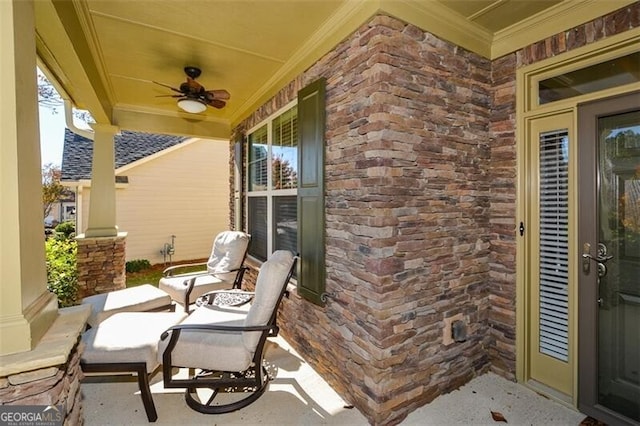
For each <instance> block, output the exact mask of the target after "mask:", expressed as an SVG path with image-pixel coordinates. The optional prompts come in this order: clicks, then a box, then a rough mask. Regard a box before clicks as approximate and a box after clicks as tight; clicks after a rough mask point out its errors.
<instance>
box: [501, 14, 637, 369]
mask: <svg viewBox="0 0 640 426" xmlns="http://www.w3.org/2000/svg"><path fill="white" fill-rule="evenodd" d="M637 27H640V2H635V3H633V4H632V5H630V6H627V7H624V8H621V9H619V10H617V11H615V12H613V13H610V14H609V15H606V16H603V17H600V18H597V19H594V20H593V21H590V22H587V23H585V24H583V25H580V26H578V27H576V28H572V29H570V30H568V31H563V32H561V33H559V34H555V35H553V36H551V37H548V38H546V39H544V40H540V41H538V42H536V43H534V44H532V45H530V46H527V47H525V48H523V49H521V50H519V51H517V52H515V53H512V54H510V55H507V56H504V57H502V58H499V59H496V60H494V61H493V64H492V85H493V99H492V105H493V109H492V115H491V126H490V129H491V133H492V135H493V137H494V142H493V143H492V146H491V168H490V176H491V179H490V181H491V219H490V221H491V225H490V226H491V261H490V275H491V281H490V282H491V285H490V289H489V294H490V295H489V299H490V306H491V307H490V313H489V324H490V326H491V336H492V338H493V339H492V340H493V341H494V344H493V345H492V347H491V366H492V367H491V368H492V370H493V371H495V372H496V373H498V374H501V375H503V376H505V377H507V378H511V379H513V378H515V352H516V350H515V336H516V329H515V327H516V312H515V304H516V261H515V258H516V227H517V224H516V135H515V132H516V71H517V69H518V68H520V67H522V66H525V65H529V64H533V63H536V62H538V61H541V60H544V59H547V58H550V57H553V56H556V55H559V54H561V53H564V52H569V51H571V50H574V49H577V48H578V47H582V46H584V45H587V44H590V43H593V42H596V41H599V40H602V39H604V38H606V37H610V36H612V35H615V34H620V33H623V32H625V31H628V30H630V29H632V28H637Z"/></svg>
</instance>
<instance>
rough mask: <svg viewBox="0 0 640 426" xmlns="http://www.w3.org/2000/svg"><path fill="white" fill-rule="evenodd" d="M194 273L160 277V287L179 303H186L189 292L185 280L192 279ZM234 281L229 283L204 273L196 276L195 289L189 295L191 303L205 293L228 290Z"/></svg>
mask: <svg viewBox="0 0 640 426" xmlns="http://www.w3.org/2000/svg"><path fill="white" fill-rule="evenodd" d="M191 277H193V275H187V274H185V275H176V276H173V277H163V278H160V282H159V284H158V287H159V288H160V290H162V291H164V292H166V293H167V294H168V295H169V296H170V297H171V299H173V300H175V301H176V302H178V303H184V295H185V293H186V292H187V288H188V286H187V285H185V280H188V279H190V278H191ZM232 285H233V283H229V282H227V281H222V280H221V279H219V278H216V277H214V276H213V275H202V276H199V277H197V278H196V282H195V285H194V286H193V290H191V294H190V295H189V301H190V302H191V303H193V302H195V300H196V299H197V298H198V297H200V296H202V295H203V294H205V293H208V292H210V291H214V290H226V289H229V288H231V286H232Z"/></svg>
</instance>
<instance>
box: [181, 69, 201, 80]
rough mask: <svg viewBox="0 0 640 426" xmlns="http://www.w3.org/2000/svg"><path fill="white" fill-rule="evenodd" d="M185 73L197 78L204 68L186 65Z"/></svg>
mask: <svg viewBox="0 0 640 426" xmlns="http://www.w3.org/2000/svg"><path fill="white" fill-rule="evenodd" d="M184 73H185V74H187V75H188V76H189V77H191V78H193V79H196V78H198V77H200V74H202V70H201V69H200V68H198V67H184Z"/></svg>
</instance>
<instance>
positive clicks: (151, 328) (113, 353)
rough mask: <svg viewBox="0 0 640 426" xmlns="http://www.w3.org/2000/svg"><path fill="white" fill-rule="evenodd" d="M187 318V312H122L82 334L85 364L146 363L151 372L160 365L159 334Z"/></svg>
mask: <svg viewBox="0 0 640 426" xmlns="http://www.w3.org/2000/svg"><path fill="white" fill-rule="evenodd" d="M185 317H186V314H185V313H184V312H122V313H118V314H115V315H112V316H111V317H109V318H107V319H106V320H104V321H103V322H101V323H100V324H99V325H98V326H97V327H94V328H91V329H90V330H88V331H86V332H85V333H84V334H83V335H82V342H83V343H84V346H85V348H84V351H83V352H82V358H81V359H82V362H85V363H88V364H104V363H119V362H145V363H146V364H147V371H148V372H151V371H153V370H155V369H156V367H157V366H158V365H159V363H158V360H157V359H158V357H157V354H156V351H157V348H158V341H159V340H160V335H161V334H162V333H163V332H164V331H165V330H166V329H168V328H169V327H171V326H172V325H175V324H177V323H179V322H180V321H181V320H183V319H184V318H185Z"/></svg>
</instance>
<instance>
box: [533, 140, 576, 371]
mask: <svg viewBox="0 0 640 426" xmlns="http://www.w3.org/2000/svg"><path fill="white" fill-rule="evenodd" d="M568 229H569V138H568V131H567V130H558V131H553V132H545V133H541V134H540V253H539V254H540V342H539V350H540V352H541V353H543V354H546V355H549V356H551V357H553V358H556V359H558V360H561V361H565V362H567V361H568V359H569V291H568V287H569V231H568Z"/></svg>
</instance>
